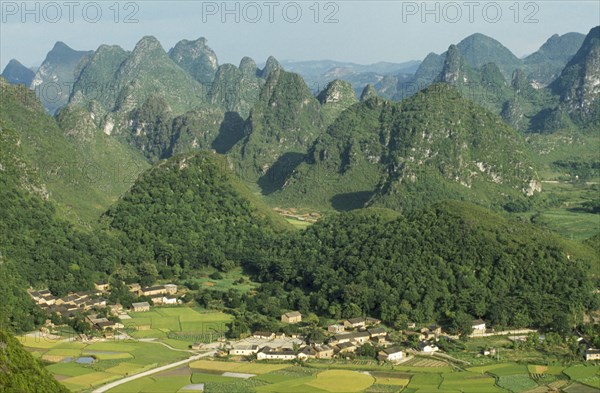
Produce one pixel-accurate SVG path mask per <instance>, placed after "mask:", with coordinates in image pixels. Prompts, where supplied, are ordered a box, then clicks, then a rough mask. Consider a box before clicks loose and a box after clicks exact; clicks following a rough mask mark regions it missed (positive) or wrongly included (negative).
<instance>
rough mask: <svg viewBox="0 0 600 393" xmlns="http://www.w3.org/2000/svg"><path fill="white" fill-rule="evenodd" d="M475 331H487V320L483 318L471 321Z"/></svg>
mask: <svg viewBox="0 0 600 393" xmlns="http://www.w3.org/2000/svg"><path fill="white" fill-rule="evenodd" d="M471 329H473V333H485V321H484V320H483V319H474V320H473V322H471Z"/></svg>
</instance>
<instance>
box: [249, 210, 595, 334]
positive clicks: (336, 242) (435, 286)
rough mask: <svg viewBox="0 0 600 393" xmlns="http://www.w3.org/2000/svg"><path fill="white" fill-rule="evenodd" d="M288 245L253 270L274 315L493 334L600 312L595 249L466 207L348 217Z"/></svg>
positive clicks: (558, 325) (561, 325)
mask: <svg viewBox="0 0 600 393" xmlns="http://www.w3.org/2000/svg"><path fill="white" fill-rule="evenodd" d="M382 212H383V213H382ZM286 241H287V243H286V244H278V245H276V246H274V247H273V249H271V250H269V251H268V252H265V254H269V255H263V256H262V257H261V258H256V259H255V260H254V261H253V263H252V264H251V265H250V268H251V269H252V270H253V271H254V272H255V274H256V275H257V276H258V278H260V279H261V280H263V281H265V282H270V284H268V285H267V286H266V287H264V288H265V290H267V291H268V295H269V296H270V297H265V298H263V300H264V301H266V302H272V304H271V303H269V304H270V306H269V308H270V309H271V310H273V313H274V314H276V313H278V312H279V311H280V309H298V310H300V311H301V312H307V311H309V310H310V311H312V312H317V313H318V314H325V315H330V316H331V317H335V318H340V317H351V316H352V315H365V314H366V315H373V316H377V317H380V318H381V319H382V320H383V321H384V322H386V323H394V322H395V321H396V320H397V319H398V318H404V319H406V318H408V319H409V320H412V321H420V322H426V321H438V322H442V323H445V324H447V325H449V326H455V327H457V326H461V324H463V325H464V322H465V321H467V323H468V322H470V320H471V319H469V318H472V317H484V318H485V320H486V321H489V322H490V324H491V325H493V326H500V327H501V326H522V327H526V326H527V327H546V328H552V329H558V330H562V331H566V330H567V329H569V327H570V326H571V323H572V321H574V320H575V318H577V317H580V316H581V314H582V312H583V310H584V309H588V307H590V306H594V307H597V305H598V298H597V295H593V293H592V291H593V287H592V284H591V281H590V279H589V275H588V272H589V269H590V266H591V264H592V263H594V261H595V257H596V256H595V253H594V252H593V251H592V250H591V249H589V248H587V247H586V246H582V245H580V244H577V243H571V242H568V241H566V240H563V239H561V238H560V237H558V236H557V235H555V234H552V233H550V232H546V231H544V230H541V229H539V228H536V227H534V226H532V225H530V224H526V223H522V222H518V221H515V220H512V219H509V218H506V217H505V216H501V215H497V214H494V213H490V212H489V211H487V210H485V209H483V208H480V207H477V206H474V205H471V204H467V203H462V202H443V203H439V204H436V205H433V206H431V207H428V208H425V209H424V210H421V211H418V212H416V213H414V214H412V215H410V216H408V217H403V216H396V217H395V216H394V215H393V214H391V213H386V211H385V210H374V211H373V210H372V209H366V210H365V209H363V210H360V211H353V212H349V213H342V214H338V215H334V216H330V217H328V218H326V219H324V220H323V221H320V222H318V223H317V224H315V225H314V226H312V227H311V228H309V229H307V230H306V231H305V232H304V233H301V234H299V235H297V236H296V237H295V238H294V239H286ZM295 288H301V289H302V290H303V292H299V291H297V290H294V289H295ZM262 296H266V295H265V294H263V295H262ZM278 306H279V307H280V309H278ZM468 328H469V329H470V326H468Z"/></svg>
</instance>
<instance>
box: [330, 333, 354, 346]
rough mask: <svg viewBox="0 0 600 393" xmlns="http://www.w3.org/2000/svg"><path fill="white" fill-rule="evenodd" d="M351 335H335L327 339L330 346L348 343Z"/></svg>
mask: <svg viewBox="0 0 600 393" xmlns="http://www.w3.org/2000/svg"><path fill="white" fill-rule="evenodd" d="M351 339H352V335H350V334H336V335H335V336H332V337H331V338H330V339H329V343H330V344H341V343H347V342H350V340H351Z"/></svg>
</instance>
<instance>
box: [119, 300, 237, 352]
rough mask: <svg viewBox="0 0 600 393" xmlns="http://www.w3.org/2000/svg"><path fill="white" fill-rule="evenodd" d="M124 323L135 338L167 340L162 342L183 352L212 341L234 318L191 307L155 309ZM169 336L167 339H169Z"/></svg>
mask: <svg viewBox="0 0 600 393" xmlns="http://www.w3.org/2000/svg"><path fill="white" fill-rule="evenodd" d="M130 316H131V318H132V319H127V320H125V321H123V323H124V325H125V328H126V329H127V331H128V333H129V334H130V335H131V336H133V337H135V338H145V337H159V338H160V337H165V338H163V339H162V341H164V342H166V343H167V344H169V345H172V346H175V347H177V348H180V349H188V348H189V346H190V345H191V344H193V343H195V342H212V341H215V340H216V339H217V338H218V337H220V336H222V335H223V333H224V332H225V331H226V330H227V325H226V324H227V323H228V322H230V321H231V319H232V317H231V315H228V314H224V313H222V312H218V311H207V310H199V309H194V308H191V307H168V308H154V309H153V310H152V311H150V312H140V313H130ZM167 337H168V338H167Z"/></svg>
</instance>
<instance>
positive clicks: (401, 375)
mask: <svg viewBox="0 0 600 393" xmlns="http://www.w3.org/2000/svg"><path fill="white" fill-rule="evenodd" d="M324 364H329V368H324V367H323V365H324ZM339 365H342V364H336V363H335V362H330V363H324V362H318V361H317V362H311V361H308V362H307V363H306V364H305V365H304V366H298V365H292V364H291V363H269V362H257V361H254V362H231V361H221V360H209V359H203V360H198V361H195V362H192V363H190V364H188V365H186V366H183V367H180V368H178V369H174V370H169V371H166V372H163V373H160V374H156V375H153V376H150V377H145V378H141V379H139V380H136V381H132V382H129V383H127V384H124V385H121V386H119V387H117V388H114V389H112V390H110V393H129V392H132V393H163V392H164V393H183V392H189V391H193V390H190V389H192V387H194V386H195V387H196V389H197V387H198V386H202V387H203V389H204V390H203V391H204V392H209V393H211V392H232V393H246V392H248V393H250V392H257V393H261V392H265V393H288V392H291V393H327V392H331V393H351V392H364V393H376V392H403V393H434V392H449V393H511V392H513V393H521V392H526V393H545V392H548V391H551V389H552V388H557V389H558V388H561V389H563V391H566V392H571V391H573V392H583V393H587V392H594V391H596V392H597V391H598V389H599V388H598V385H597V382H598V381H597V378H598V375H599V371H600V370H599V366H593V365H577V366H571V367H562V366H546V365H521V364H516V363H497V364H490V365H487V366H476V367H468V368H466V369H463V370H460V371H459V370H457V369H456V368H454V369H453V370H454V371H452V370H449V368H448V367H435V366H432V367H423V368H421V369H418V370H414V369H413V370H412V371H406V369H407V368H408V367H410V366H390V365H387V366H386V367H381V368H380V369H379V371H378V370H377V369H376V368H373V369H371V370H368V371H366V370H360V369H358V368H357V369H350V368H349V365H350V364H349V363H346V364H343V365H342V366H345V368H343V369H339V368H338V366H339ZM356 365H357V366H360V365H361V362H360V361H357V364H356ZM315 366H316V367H315ZM542 376H548V379H544V378H543V377H542ZM196 391H198V390H196ZM556 391H558V390H556Z"/></svg>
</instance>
